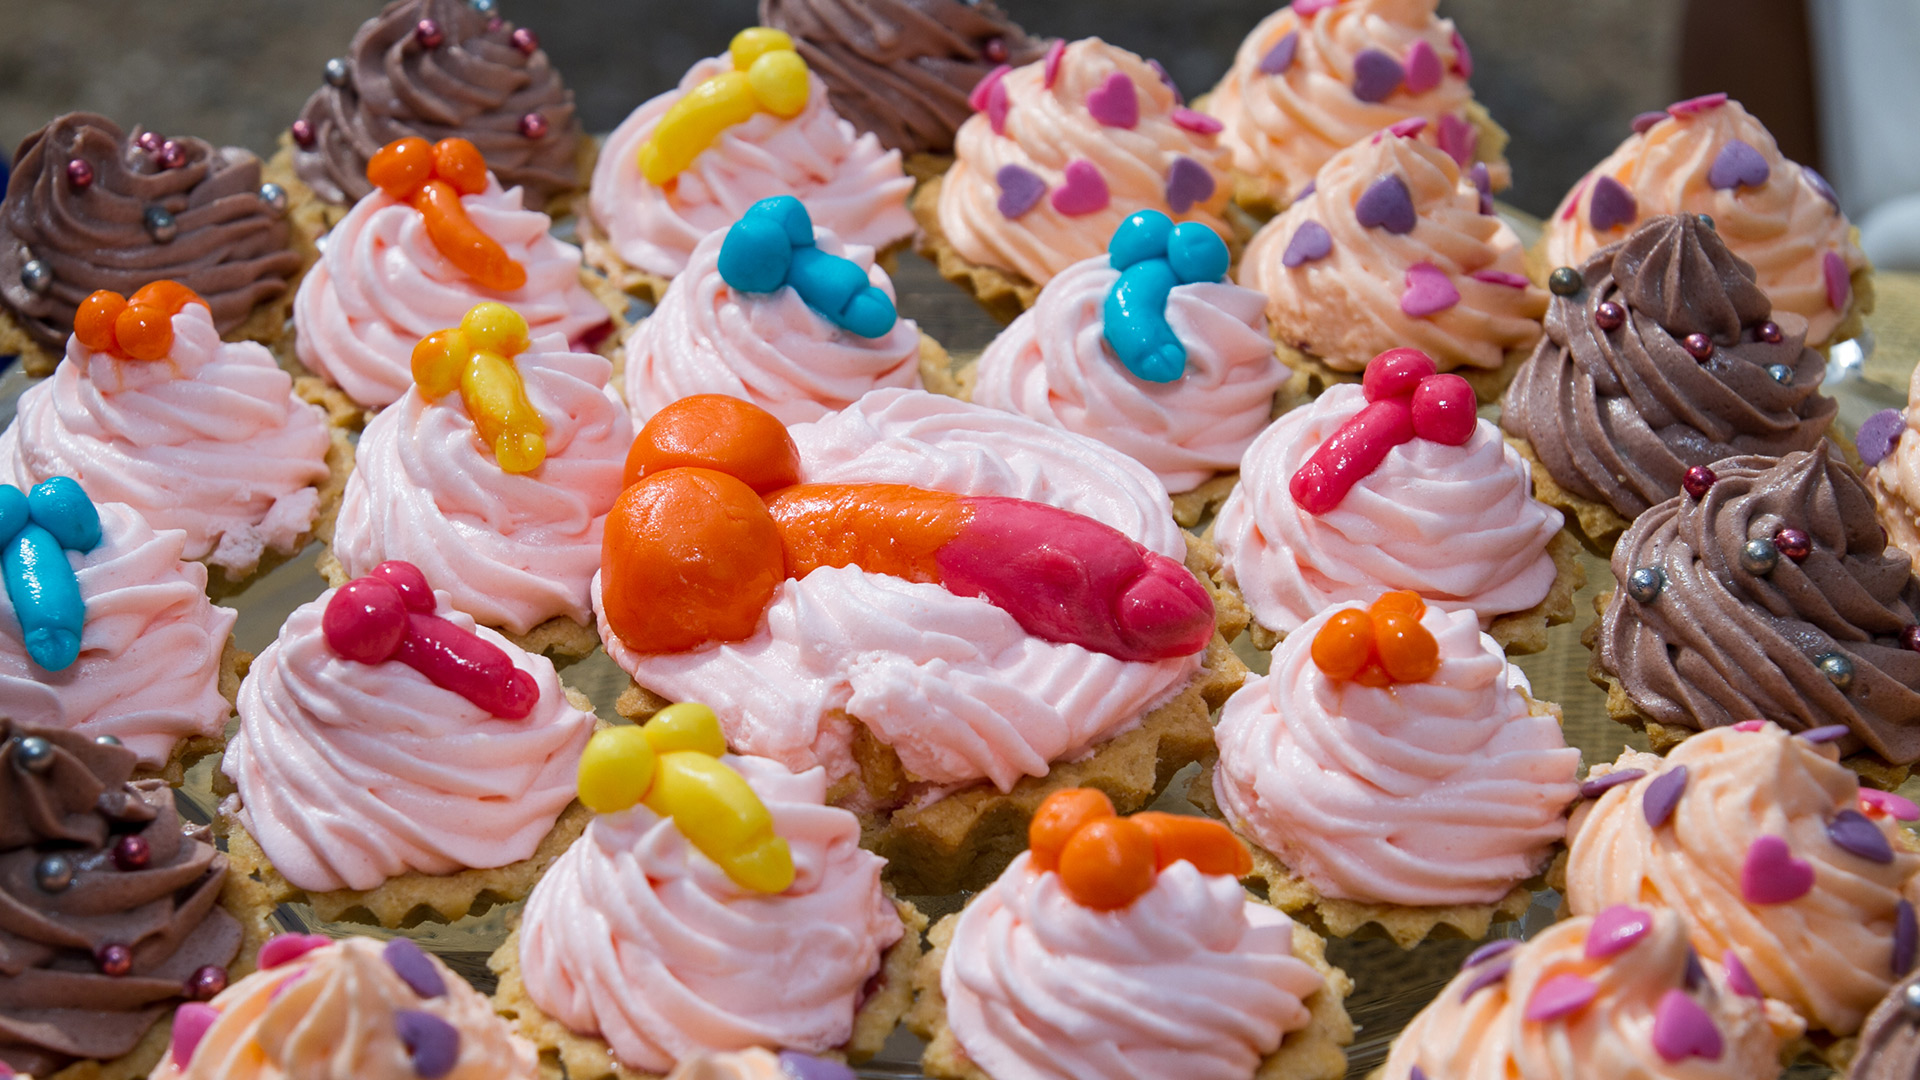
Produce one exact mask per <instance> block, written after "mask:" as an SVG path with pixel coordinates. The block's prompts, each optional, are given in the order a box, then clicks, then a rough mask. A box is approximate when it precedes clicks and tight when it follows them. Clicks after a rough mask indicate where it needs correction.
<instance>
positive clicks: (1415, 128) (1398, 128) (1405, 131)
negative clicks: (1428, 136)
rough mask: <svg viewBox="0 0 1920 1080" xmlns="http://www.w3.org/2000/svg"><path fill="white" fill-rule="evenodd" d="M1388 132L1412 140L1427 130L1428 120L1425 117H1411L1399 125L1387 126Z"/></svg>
mask: <svg viewBox="0 0 1920 1080" xmlns="http://www.w3.org/2000/svg"><path fill="white" fill-rule="evenodd" d="M1387 130H1388V131H1389V132H1391V133H1393V134H1395V135H1398V136H1400V137H1401V138H1403V139H1411V138H1413V137H1414V136H1415V135H1418V134H1420V133H1421V132H1423V131H1425V130H1427V118H1426V117H1424V116H1409V117H1407V118H1406V119H1405V120H1402V121H1400V122H1399V123H1396V124H1389V125H1387Z"/></svg>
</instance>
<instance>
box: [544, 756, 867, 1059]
mask: <svg viewBox="0 0 1920 1080" xmlns="http://www.w3.org/2000/svg"><path fill="white" fill-rule="evenodd" d="M720 760H721V761H723V762H725V763H726V764H728V765H730V766H732V767H733V768H734V769H735V770H736V771H738V772H739V773H740V775H741V776H743V777H745V779H746V781H747V784H748V786H750V787H752V788H753V790H754V792H755V794H757V795H759V796H760V799H761V801H762V802H764V803H765V804H766V807H767V810H768V811H769V812H770V813H771V814H772V815H773V829H774V832H775V833H776V834H778V835H779V836H780V837H781V838H783V839H784V840H786V842H787V845H788V847H789V848H790V849H791V851H792V853H793V866H794V880H793V884H792V886H790V887H789V888H788V889H787V890H786V891H785V892H781V893H777V894H772V895H769V894H767V893H762V892H756V891H754V890H752V889H749V888H746V887H744V886H741V885H738V884H736V883H735V882H734V881H733V880H732V879H731V878H729V877H728V876H727V874H726V872H725V871H724V870H722V869H720V867H719V866H718V865H716V864H715V863H714V862H713V861H712V860H710V859H708V858H707V857H706V856H705V855H702V854H700V852H699V851H698V850H696V849H695V848H694V846H693V845H692V844H691V843H689V842H688V841H687V838H686V837H685V836H684V835H683V834H682V833H681V832H680V830H679V829H678V828H677V827H676V826H675V825H674V824H673V821H672V819H670V818H662V817H660V816H659V815H657V814H655V813H654V812H653V811H651V810H649V809H647V808H646V806H644V805H639V806H635V807H633V808H632V809H630V810H623V811H620V812H619V813H614V814H604V815H601V816H600V817H597V818H595V819H594V820H593V821H592V822H591V823H590V824H589V825H588V826H587V831H586V835H584V836H582V837H581V838H580V841H579V842H578V843H576V844H575V845H574V846H573V847H571V848H569V849H568V850H567V852H566V854H564V855H562V856H561V857H560V858H559V860H557V861H556V862H555V863H554V864H553V869H552V870H550V871H549V872H548V873H547V876H546V877H545V878H543V879H541V881H540V884H539V885H538V886H537V887H536V888H535V889H534V891H533V896H532V897H531V898H530V899H528V901H527V907H526V912H525V914H524V916H523V918H522V920H521V929H520V967H521V972H522V975H523V977H524V978H525V980H526V988H527V994H528V996H529V997H531V998H532V999H533V1001H534V1003H535V1004H537V1005H539V1006H540V1008H541V1009H542V1010H544V1011H545V1012H546V1013H547V1014H548V1015H550V1016H552V1017H553V1018H554V1019H556V1020H558V1021H560V1022H561V1023H562V1024H565V1025H566V1026H567V1027H569V1028H572V1029H573V1030H574V1031H578V1032H583V1033H589V1034H595V1035H598V1036H600V1037H601V1038H602V1039H605V1040H606V1042H607V1044H608V1046H610V1047H611V1048H612V1050H613V1055H614V1057H615V1058H617V1059H618V1060H619V1061H620V1062H622V1063H623V1064H625V1065H627V1066H628V1067H629V1068H633V1069H639V1070H644V1071H647V1072H653V1073H664V1072H666V1071H667V1070H669V1069H671V1068H673V1066H674V1063H675V1062H677V1061H679V1060H681V1059H683V1058H687V1057H690V1056H692V1055H694V1054H698V1053H701V1052H704V1051H713V1050H740V1049H745V1048H747V1047H750V1046H768V1047H775V1048H788V1049H794V1050H803V1051H807V1052H810V1053H819V1052H821V1051H824V1050H830V1049H834V1048H837V1047H839V1046H842V1045H844V1044H845V1043H846V1041H847V1040H848V1039H849V1038H850V1037H851V1036H852V1032H853V1017H854V1012H855V1010H856V1009H857V1008H858V1007H859V1005H860V1003H861V1000H862V993H863V991H864V989H865V987H866V985H867V982H868V980H869V979H871V978H872V977H873V976H874V974H875V973H876V972H878V971H879V970H880V964H881V958H882V954H884V953H885V951H886V950H887V949H888V948H889V947H890V946H892V945H893V943H894V942H896V941H898V940H900V936H901V934H902V933H904V928H903V927H902V926H901V923H900V916H899V914H898V913H897V911H896V910H895V909H894V906H893V904H892V903H891V902H890V901H889V900H888V899H887V897H886V894H885V893H884V892H882V891H881V888H880V870H881V868H882V867H884V866H885V865H886V861H885V860H884V859H882V858H880V857H879V856H878V855H874V854H871V853H869V852H866V851H863V850H861V848H860V821H859V819H858V818H856V817H854V816H853V814H851V813H849V812H847V811H845V810H840V809H837V808H835V807H830V806H826V805H824V802H825V799H826V793H827V778H826V774H825V773H823V772H822V771H821V770H819V769H809V770H807V771H806V772H803V773H799V774H797V775H796V774H794V773H790V772H788V771H787V770H786V769H785V768H784V767H783V766H781V765H780V764H779V763H778V762H774V761H768V760H766V759H765V758H754V757H735V756H733V755H731V754H729V755H727V756H725V757H723V758H721V759H720Z"/></svg>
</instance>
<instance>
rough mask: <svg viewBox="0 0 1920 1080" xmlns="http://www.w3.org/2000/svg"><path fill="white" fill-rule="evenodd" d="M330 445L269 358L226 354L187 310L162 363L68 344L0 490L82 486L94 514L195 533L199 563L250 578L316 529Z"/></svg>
mask: <svg viewBox="0 0 1920 1080" xmlns="http://www.w3.org/2000/svg"><path fill="white" fill-rule="evenodd" d="M331 444H332V440H331V436H330V435H329V434H328V431H327V419H326V415H325V414H324V413H322V412H321V411H320V410H319V409H318V408H316V407H314V406H312V405H308V404H306V403H305V402H302V401H301V400H300V399H299V398H297V397H295V396H294V395H293V379H292V377H291V376H289V375H288V374H287V373H286V372H284V371H282V370H280V367H279V365H277V364H275V363H274V360H273V355H272V354H271V353H269V352H268V351H267V350H266V348H265V346H262V345H259V344H257V343H254V342H250V341H242V342H234V343H231V344H229V343H226V342H222V341H221V340H220V333H219V331H218V330H216V329H215V328H214V325H213V317H212V316H211V315H210V314H209V313H208V312H207V309H206V308H205V307H204V306H202V305H200V304H188V305H187V306H186V307H184V308H182V309H181V311H180V314H178V315H175V316H174V317H173V349H172V351H171V352H169V353H168V354H167V357H166V358H165V359H164V360H154V361H141V360H120V359H116V358H115V357H113V356H112V355H110V354H108V353H103V352H95V351H93V350H92V349H89V348H87V347H86V346H85V345H82V344H80V339H78V338H73V339H71V340H69V341H68V343H67V357H66V360H65V362H63V363H62V364H61V365H60V367H59V368H58V369H57V370H56V371H55V372H54V374H53V377H52V378H50V379H48V380H46V381H45V382H42V383H39V384H37V385H35V386H31V387H28V388H27V391H26V392H25V393H23V394H21V395H20V402H19V412H18V413H17V415H16V416H15V417H14V421H13V424H12V425H11V426H9V427H8V428H7V430H6V432H5V433H4V434H0V477H4V478H6V479H7V480H8V481H10V482H12V483H13V484H15V485H17V486H18V487H19V488H20V489H21V490H23V491H24V490H26V489H27V488H30V487H32V486H33V485H34V484H37V483H39V482H40V481H42V480H45V479H47V478H48V477H50V476H71V477H73V478H74V479H75V480H78V481H80V486H81V487H83V488H85V489H86V491H87V494H88V495H90V496H92V497H93V500H94V501H95V502H118V503H125V504H127V505H128V506H131V507H133V508H134V509H135V510H137V511H139V512H140V514H141V515H142V516H144V517H145V518H146V519H147V521H148V522H150V523H151V524H152V525H153V527H154V528H156V529H182V530H184V531H185V532H186V534H187V539H186V553H187V557H188V558H190V559H201V560H205V561H206V562H208V563H211V564H212V565H214V566H218V567H221V568H223V569H225V570H227V571H228V572H229V573H231V574H234V575H235V576H241V575H245V574H249V573H251V572H252V571H253V569H254V567H255V566H257V565H258V564H259V562H260V558H261V556H262V555H264V554H266V552H268V551H276V552H280V553H283V554H284V553H288V552H291V551H292V550H293V549H294V546H295V545H296V544H297V543H299V542H300V541H302V540H303V538H305V537H306V535H307V534H308V532H309V531H310V530H311V529H312V527H313V519H314V516H315V514H317V513H318V512H319V509H320V491H319V489H318V487H316V486H315V485H318V484H320V483H322V482H324V481H325V480H326V479H327V475H328V472H329V469H328V466H327V460H326V458H327V450H328V448H329V447H330V446H331Z"/></svg>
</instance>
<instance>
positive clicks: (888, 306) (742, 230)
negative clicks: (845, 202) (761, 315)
mask: <svg viewBox="0 0 1920 1080" xmlns="http://www.w3.org/2000/svg"><path fill="white" fill-rule="evenodd" d="M719 267H720V277H721V278H722V279H723V280H725V281H726V283H727V284H728V285H729V286H730V287H732V288H733V289H734V290H735V291H736V292H743V293H771V292H777V291H779V290H780V289H782V288H785V287H787V286H792V288H793V291H794V292H795V293H797V294H798V295H799V297H800V299H801V300H802V301H804V302H805V303H806V305H807V306H808V307H809V308H812V309H813V310H814V312H815V313H817V314H818V315H820V317H821V318H824V319H826V320H827V321H828V322H830V323H832V324H834V325H835V326H838V327H839V328H841V329H842V330H845V331H847V332H848V333H851V334H853V335H854V336H856V337H863V338H877V337H883V336H885V335H886V334H887V333H888V332H889V331H891V330H892V329H893V326H894V323H895V322H896V321H897V320H898V318H899V316H898V314H897V313H896V312H895V311H894V307H893V298H892V297H890V296H888V295H887V294H886V293H885V292H884V291H882V290H881V289H880V288H879V287H878V286H876V285H874V284H873V282H872V281H871V280H870V279H869V278H868V277H867V271H866V270H864V269H862V268H861V266H860V265H859V264H858V263H856V262H854V261H853V260H851V259H846V258H842V257H840V256H838V255H829V254H827V253H826V252H824V251H822V250H820V249H819V248H818V247H817V246H815V245H814V242H813V218H812V217H811V216H809V215H808V214H807V208H806V207H805V206H802V205H801V204H800V200H799V199H796V198H794V197H793V196H791V195H775V196H773V197H772V198H769V199H761V200H760V201H759V202H757V203H754V204H753V205H752V206H750V207H748V208H747V212H746V214H744V215H743V216H742V217H741V218H740V220H739V221H737V222H735V223H734V224H733V227H732V228H730V229H728V230H727V236H726V239H725V240H724V241H722V242H721V245H720V259H719Z"/></svg>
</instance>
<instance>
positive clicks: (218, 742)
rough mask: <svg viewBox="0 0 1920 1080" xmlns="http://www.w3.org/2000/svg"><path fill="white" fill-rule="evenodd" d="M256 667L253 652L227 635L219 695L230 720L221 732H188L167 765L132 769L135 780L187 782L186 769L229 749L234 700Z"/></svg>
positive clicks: (224, 723)
mask: <svg viewBox="0 0 1920 1080" xmlns="http://www.w3.org/2000/svg"><path fill="white" fill-rule="evenodd" d="M252 666H253V654H252V653H250V652H247V651H246V650H245V649H242V648H241V647H240V646H239V644H238V643H237V642H235V641H234V639H233V635H232V634H228V635H227V644H226V645H225V647H223V648H222V649H221V650H220V677H219V680H220V681H219V683H218V685H219V687H220V696H221V697H223V698H226V699H227V710H228V711H227V720H223V721H222V722H221V733H220V734H218V735H189V736H187V737H186V738H184V739H181V740H179V741H178V742H175V743H174V744H173V752H172V753H171V754H169V755H168V756H167V762H166V764H164V765H162V766H160V767H159V768H157V769H156V768H151V767H149V766H145V765H142V766H140V767H138V768H136V769H135V770H134V772H133V778H134V779H135V780H165V781H166V782H167V786H169V787H179V786H181V785H182V784H185V783H186V782H187V770H189V769H191V768H193V767H194V765H195V764H196V763H198V762H199V761H200V760H201V759H202V758H207V757H212V756H213V755H215V754H218V753H219V752H220V751H222V750H224V749H226V746H227V736H226V726H227V721H230V720H231V719H232V717H233V708H234V703H235V702H236V701H238V700H239V697H240V683H241V681H242V680H244V679H245V678H246V677H247V669H248V668H250V667H252Z"/></svg>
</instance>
